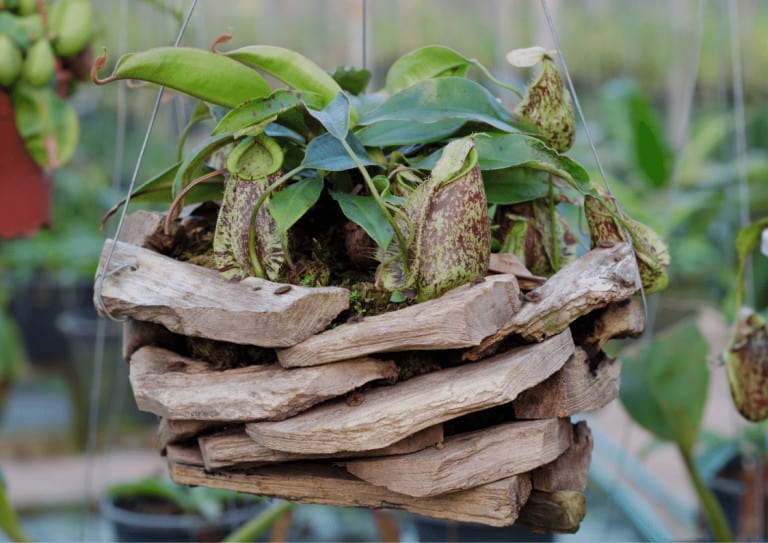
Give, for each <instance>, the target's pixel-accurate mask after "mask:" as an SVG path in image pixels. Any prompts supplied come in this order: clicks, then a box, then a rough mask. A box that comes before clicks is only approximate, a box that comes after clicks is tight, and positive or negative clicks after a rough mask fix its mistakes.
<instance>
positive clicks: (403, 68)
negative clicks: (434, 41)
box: [385, 45, 470, 94]
mask: <svg viewBox="0 0 768 543" xmlns="http://www.w3.org/2000/svg"><path fill="white" fill-rule="evenodd" d="M469 65H470V63H469V61H468V60H467V59H466V58H464V56H463V55H462V54H460V53H458V52H457V51H454V50H453V49H450V48H448V47H444V46H442V45H427V46H425V47H421V48H420V49H416V50H415V51H411V52H410V53H407V54H405V55H403V56H401V57H400V58H398V59H397V60H396V61H395V62H394V63H393V64H392V66H390V68H389V71H388V72H387V79H386V83H385V88H386V90H387V92H388V93H389V94H395V93H397V92H400V91H401V90H404V89H406V88H408V87H410V86H411V85H413V84H415V83H418V82H419V81H423V80H425V79H433V78H436V77H446V76H463V75H465V74H466V72H467V69H468V68H469Z"/></svg>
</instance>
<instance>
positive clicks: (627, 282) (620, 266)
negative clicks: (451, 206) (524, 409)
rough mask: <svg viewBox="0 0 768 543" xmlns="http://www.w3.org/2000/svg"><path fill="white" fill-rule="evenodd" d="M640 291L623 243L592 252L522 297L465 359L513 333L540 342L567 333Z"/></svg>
mask: <svg viewBox="0 0 768 543" xmlns="http://www.w3.org/2000/svg"><path fill="white" fill-rule="evenodd" d="M637 290H638V284H637V282H636V263H635V255H634V253H633V252H632V249H631V248H630V246H629V245H628V244H626V243H619V244H616V245H613V246H612V247H608V248H601V249H593V250H591V251H589V252H588V253H586V254H585V255H583V256H581V257H579V258H577V259H576V260H574V261H573V262H571V263H570V264H568V265H567V266H565V267H564V268H563V269H561V270H560V271H559V272H557V273H556V274H555V275H553V276H552V277H550V278H549V280H547V282H546V283H544V284H543V285H541V286H540V287H538V288H536V289H535V290H532V291H531V292H529V293H528V294H526V296H525V298H526V300H527V302H526V303H525V304H523V307H522V308H520V310H519V311H517V312H516V313H515V314H514V315H512V318H511V319H510V320H509V321H508V322H507V323H505V324H504V325H503V326H502V327H501V328H500V329H499V331H498V332H496V333H494V334H492V335H490V336H489V337H487V338H485V339H484V340H483V342H482V343H481V344H480V345H479V346H477V347H473V348H472V349H469V350H468V351H467V352H466V353H465V354H464V359H465V360H478V359H480V358H482V357H484V356H485V355H486V353H487V352H488V351H490V350H492V349H493V348H494V346H496V345H498V344H499V343H501V342H502V341H504V339H505V338H506V337H508V336H510V335H512V334H516V335H519V336H521V337H522V338H523V339H525V340H528V341H533V342H539V341H541V340H543V339H544V338H547V337H550V336H552V335H554V334H557V333H559V332H561V331H562V330H564V329H565V328H567V327H568V326H569V325H570V323H571V322H573V321H574V320H576V319H577V318H579V317H581V316H583V315H586V314H587V313H591V312H592V311H594V310H595V309H598V308H600V307H603V306H605V305H607V304H609V303H611V302H618V301H620V300H624V299H626V298H628V297H629V296H631V295H632V294H633V293H634V292H636V291H637Z"/></svg>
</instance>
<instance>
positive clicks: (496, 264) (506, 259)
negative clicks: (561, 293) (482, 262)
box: [488, 253, 547, 290]
mask: <svg viewBox="0 0 768 543" xmlns="http://www.w3.org/2000/svg"><path fill="white" fill-rule="evenodd" d="M488 271H489V272H493V273H511V274H512V275H514V276H515V277H516V278H517V283H518V284H519V285H520V289H521V290H532V289H535V288H536V287H538V286H539V285H541V284H543V283H544V282H545V281H546V280H547V278H546V277H541V276H539V275H533V274H532V273H531V272H530V270H529V269H528V268H526V267H525V265H524V264H523V263H522V262H520V259H519V258H517V256H515V254H514V253H491V260H490V263H489V265H488Z"/></svg>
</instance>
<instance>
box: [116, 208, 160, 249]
mask: <svg viewBox="0 0 768 543" xmlns="http://www.w3.org/2000/svg"><path fill="white" fill-rule="evenodd" d="M164 223H165V214H164V213H160V212H158V211H146V210H143V209H140V210H138V211H134V212H132V213H128V215H126V216H125V223H124V224H123V229H122V230H121V231H120V241H123V242H125V243H130V244H131V245H137V246H139V247H147V241H148V240H149V238H151V237H152V236H153V235H155V234H157V233H159V232H162V231H163V226H164Z"/></svg>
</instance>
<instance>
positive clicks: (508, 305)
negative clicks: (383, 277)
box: [277, 275, 521, 367]
mask: <svg viewBox="0 0 768 543" xmlns="http://www.w3.org/2000/svg"><path fill="white" fill-rule="evenodd" d="M520 306H521V302H520V289H519V287H518V285H517V280H516V279H515V277H514V276H513V275H494V276H489V277H487V278H485V280H484V281H483V282H482V283H479V284H467V285H462V286H460V287H458V288H455V289H453V290H451V291H450V292H447V293H445V294H444V295H443V296H441V297H440V298H437V299H435V300H429V301H427V302H423V303H420V304H417V305H413V306H410V307H406V308H404V309H399V310H397V311H391V312H389V313H385V314H382V315H376V316H373V317H366V318H365V319H363V320H362V321H361V322H357V323H354V324H342V325H341V326H339V327H337V328H334V329H332V330H328V331H326V332H323V333H322V334H318V335H316V336H312V337H311V338H309V339H307V340H306V341H303V342H302V343H299V344H298V345H295V346H294V347H290V348H288V349H280V350H278V352H277V357H278V360H279V361H280V364H282V365H283V366H285V367H297V366H313V365H317V364H325V363H328V362H333V361H336V360H344V359H347V358H355V357H358V356H364V355H368V354H373V353H384V352H392V351H408V350H437V349H458V348H462V347H469V346H472V345H478V344H479V343H480V342H481V341H482V340H483V339H484V338H486V337H487V336H489V335H491V334H493V333H494V332H496V331H497V330H498V329H499V328H500V327H501V326H502V325H503V324H504V323H506V322H508V321H509V320H510V319H511V318H512V315H513V314H514V313H515V312H516V311H517V310H518V309H519V308H520Z"/></svg>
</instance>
